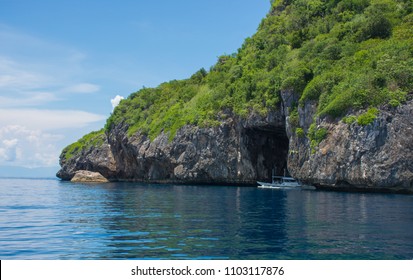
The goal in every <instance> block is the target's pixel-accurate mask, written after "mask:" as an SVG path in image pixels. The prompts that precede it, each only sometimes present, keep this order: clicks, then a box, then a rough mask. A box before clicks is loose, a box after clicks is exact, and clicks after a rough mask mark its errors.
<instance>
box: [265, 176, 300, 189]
mask: <svg viewBox="0 0 413 280" xmlns="http://www.w3.org/2000/svg"><path fill="white" fill-rule="evenodd" d="M257 183H258V187H259V188H267V189H298V188H300V187H301V184H300V182H298V181H297V180H296V179H294V178H292V177H285V176H272V182H271V183H266V182H260V181H257Z"/></svg>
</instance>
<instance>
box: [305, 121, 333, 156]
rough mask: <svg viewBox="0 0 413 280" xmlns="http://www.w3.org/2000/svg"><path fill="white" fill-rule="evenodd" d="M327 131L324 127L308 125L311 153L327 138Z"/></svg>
mask: <svg viewBox="0 0 413 280" xmlns="http://www.w3.org/2000/svg"><path fill="white" fill-rule="evenodd" d="M327 134H328V131H327V129H326V128H324V127H317V126H316V124H315V123H313V124H311V125H310V128H309V129H308V134H307V136H308V138H309V139H310V147H311V150H312V152H314V151H315V147H317V146H318V144H320V142H321V141H323V140H324V139H325V138H326V137H327Z"/></svg>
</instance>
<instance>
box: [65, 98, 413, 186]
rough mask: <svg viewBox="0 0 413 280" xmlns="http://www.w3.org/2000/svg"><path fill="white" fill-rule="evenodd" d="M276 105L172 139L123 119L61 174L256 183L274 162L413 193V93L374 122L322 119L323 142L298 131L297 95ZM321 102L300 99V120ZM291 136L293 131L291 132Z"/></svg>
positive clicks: (340, 181)
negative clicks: (130, 128) (133, 128)
mask: <svg viewBox="0 0 413 280" xmlns="http://www.w3.org/2000/svg"><path fill="white" fill-rule="evenodd" d="M282 99H283V102H282V104H281V105H280V108H279V109H278V110H277V111H273V112H270V113H269V114H268V115H267V116H266V117H260V116H258V115H251V116H249V117H248V118H247V119H241V118H239V117H236V116H233V115H231V114H228V115H227V117H226V118H225V119H223V121H222V123H221V125H219V126H216V127H209V128H201V127H197V126H192V125H187V126H184V127H183V128H181V129H180V130H179V131H178V133H177V134H176V136H175V138H174V139H173V140H172V141H169V139H168V135H166V134H164V133H161V134H160V135H159V136H158V137H156V138H155V139H154V140H153V141H151V140H150V139H148V138H147V136H145V135H143V134H140V133H136V134H134V135H132V136H128V134H127V126H125V125H122V124H119V125H117V126H115V127H114V128H113V129H112V130H111V131H110V132H109V133H108V135H107V138H106V141H105V142H104V143H103V144H101V145H100V146H98V147H89V148H88V149H85V150H82V151H81V152H80V153H78V154H77V155H76V156H74V157H73V158H71V159H69V160H67V159H66V158H65V155H64V154H62V156H61V159H60V164H61V166H62V169H61V170H60V171H59V173H58V174H57V176H58V177H60V178H62V179H64V180H70V179H72V177H73V176H74V175H75V173H76V171H78V170H89V171H94V172H99V173H101V174H102V175H103V176H104V177H106V178H108V179H109V180H113V181H116V180H127V181H144V182H173V183H202V184H255V182H256V180H269V179H270V178H271V172H272V169H275V171H276V173H277V174H282V173H283V170H284V169H286V167H287V162H288V171H289V172H290V173H291V175H292V176H294V177H296V178H297V179H300V180H301V181H303V182H304V183H307V184H311V185H315V186H317V187H318V188H327V189H336V190H372V191H392V192H407V193H413V118H412V116H413V100H412V99H410V100H409V101H408V102H406V103H405V104H402V105H401V106H399V107H397V108H392V107H384V108H381V110H380V113H379V115H378V116H377V118H376V119H375V120H374V121H373V123H371V124H369V125H364V126H363V125H358V124H357V122H354V123H352V124H346V123H343V122H342V121H337V120H330V119H328V118H323V119H317V120H316V122H317V126H318V127H323V128H325V129H326V130H327V136H326V138H325V139H324V140H322V141H321V142H320V143H319V144H318V145H317V146H315V147H311V144H310V140H309V139H308V137H305V136H301V137H300V136H298V135H296V134H295V133H294V129H293V128H292V126H291V125H290V122H289V114H290V110H291V108H290V106H291V104H294V103H295V102H296V101H297V100H296V99H297V97H296V96H294V94H293V93H292V92H283V93H282ZM316 105H317V104H316V103H314V102H311V101H310V102H307V103H306V104H304V106H301V107H299V109H298V113H299V125H300V127H302V128H304V131H305V133H308V130H309V127H310V124H311V123H313V119H314V116H315V112H316ZM287 136H288V137H287Z"/></svg>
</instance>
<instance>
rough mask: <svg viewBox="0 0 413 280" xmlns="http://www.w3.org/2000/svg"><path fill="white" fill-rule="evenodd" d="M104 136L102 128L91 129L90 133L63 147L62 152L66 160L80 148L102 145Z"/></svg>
mask: <svg viewBox="0 0 413 280" xmlns="http://www.w3.org/2000/svg"><path fill="white" fill-rule="evenodd" d="M105 138H106V135H105V131H104V129H101V130H98V131H92V132H91V133H89V134H86V135H85V136H83V137H82V138H81V139H79V140H78V141H77V142H75V143H73V144H71V145H69V146H67V147H66V148H64V149H63V152H62V154H64V157H65V159H66V160H69V159H70V158H72V157H73V156H74V155H76V154H77V153H80V152H81V151H82V150H85V149H89V148H90V147H97V146H100V145H102V144H103V142H105Z"/></svg>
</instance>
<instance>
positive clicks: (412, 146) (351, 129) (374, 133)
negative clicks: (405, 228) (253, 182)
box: [288, 99, 413, 193]
mask: <svg viewBox="0 0 413 280" xmlns="http://www.w3.org/2000/svg"><path fill="white" fill-rule="evenodd" d="M314 108H315V107H314V104H311V103H307V104H306V106H304V107H303V108H302V109H301V110H300V125H301V126H302V127H304V128H305V130H306V131H307V132H308V128H309V123H308V121H307V120H308V119H312V118H313V115H314V111H315V110H314ZM359 114H360V112H359ZM306 122H307V123H306ZM317 126H318V127H322V128H325V129H327V136H326V138H325V139H324V140H322V141H321V142H320V143H319V145H318V146H317V147H314V148H311V144H310V141H309V139H308V138H307V137H298V136H297V135H290V136H291V137H290V151H289V156H288V168H289V170H290V172H291V174H292V175H293V176H294V177H296V178H298V179H300V180H302V181H304V182H306V183H308V184H312V185H315V186H317V187H318V188H325V189H335V190H353V191H354V190H363V191H369V190H371V191H391V192H406V193H413V100H411V99H410V100H409V101H407V102H406V103H405V104H402V105H401V106H399V107H397V108H393V107H391V106H385V107H382V108H381V110H380V113H379V114H378V116H377V117H376V119H375V120H374V121H373V122H372V123H371V124H368V125H359V124H357V122H353V123H352V124H346V123H344V122H343V121H334V120H331V119H329V118H321V119H317Z"/></svg>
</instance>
